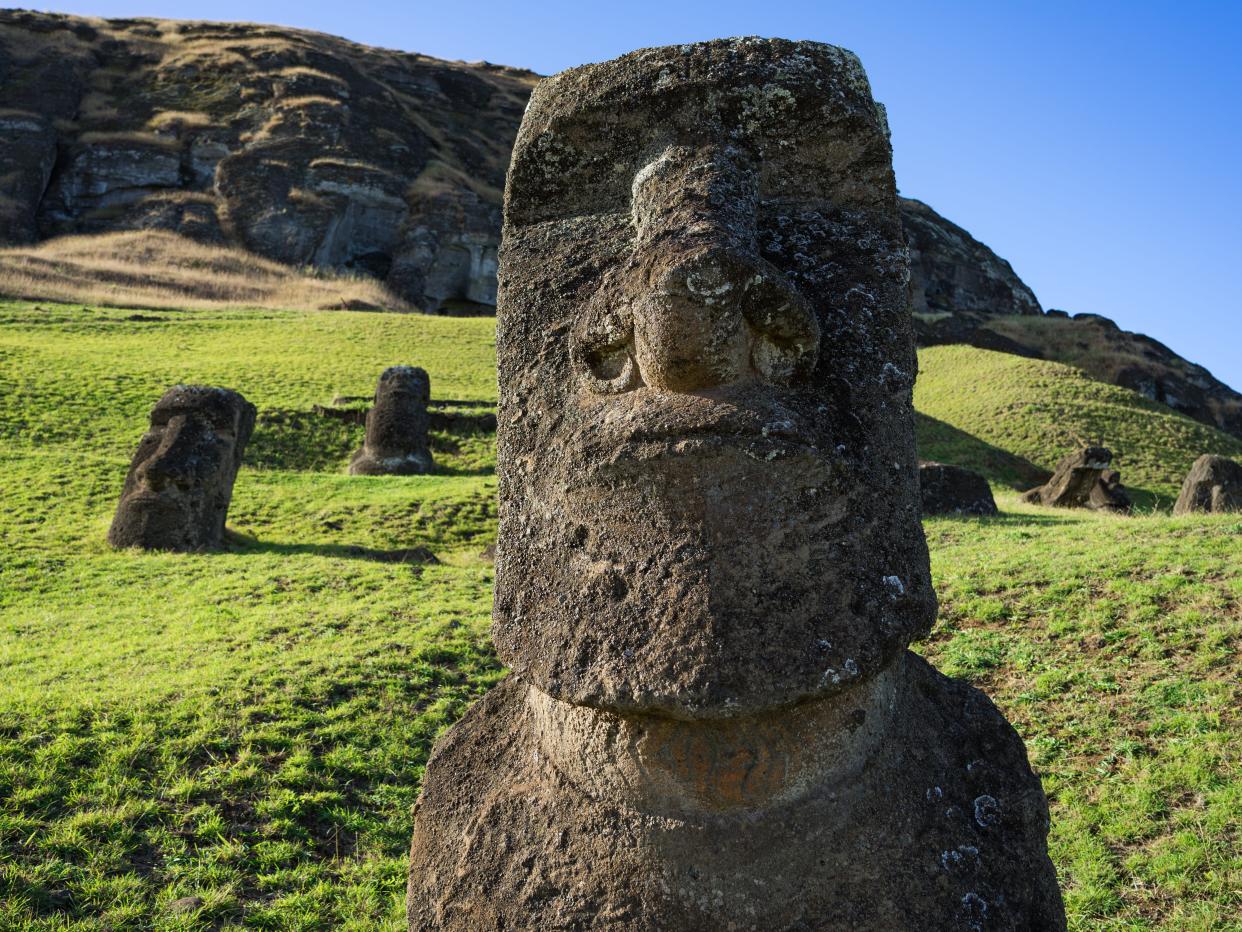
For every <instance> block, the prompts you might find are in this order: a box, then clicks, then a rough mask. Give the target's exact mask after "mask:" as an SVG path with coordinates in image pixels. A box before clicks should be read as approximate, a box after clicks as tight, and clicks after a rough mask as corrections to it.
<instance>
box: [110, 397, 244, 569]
mask: <svg viewBox="0 0 1242 932" xmlns="http://www.w3.org/2000/svg"><path fill="white" fill-rule="evenodd" d="M254 421H255V407H254V405H252V404H251V403H250V402H248V401H247V400H246V399H245V398H243V397H242V396H241V395H240V394H239V393H238V392H235V391H233V390H231V389H228V388H213V387H210V386H206V385H177V386H174V387H173V388H170V389H169V390H168V391H167V392H165V393H164V396H163V397H162V398H160V400H159V401H158V402H157V403H156V405H155V408H154V409H153V410H152V411H151V424H150V427H149V428H148V429H147V432H146V434H144V435H143V438H142V440H141V441H140V442H139V444H138V450H137V452H136V453H134V458H133V461H132V462H131V463H130V467H129V473H128V474H127V475H126V477H125V486H124V489H123V490H122V492H121V501H120V504H119V505H118V506H117V510H116V515H115V517H114V518H113V520H112V527H111V528H110V529H109V531H108V542H109V543H110V544H112V546H114V547H142V548H144V549H147V550H183V551H189V550H206V549H211V548H214V547H218V546H220V544H221V543H222V542H223V540H224V521H225V518H226V517H227V515H228V509H229V501H230V500H231V498H232V495H233V481H234V480H235V479H236V478H237V470H238V469H239V468H240V467H241V462H242V454H243V453H244V451H245V448H246V443H247V441H249V439H250V434H251V432H252V431H253V430H254Z"/></svg>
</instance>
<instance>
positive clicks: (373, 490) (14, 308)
mask: <svg viewBox="0 0 1242 932" xmlns="http://www.w3.org/2000/svg"><path fill="white" fill-rule="evenodd" d="M129 316H130V315H129V313H128V312H126V311H98V310H83V309H80V308H64V307H61V308H56V309H54V310H51V311H34V310H33V309H32V308H31V307H30V306H29V305H12V304H8V305H6V304H0V392H3V394H4V397H5V401H6V403H5V405H4V406H3V407H2V408H0V477H3V479H2V487H3V504H4V508H3V509H0V553H3V554H4V556H3V558H2V561H0V668H2V669H3V670H4V671H5V675H4V677H2V678H0V928H3V929H41V930H43V929H45V930H51V929H58V930H59V929H65V928H73V929H102V928H117V929H119V928H158V929H210V928H241V927H243V926H244V927H246V928H267V929H282V930H284V929H321V928H343V929H398V928H401V927H402V921H401V917H402V905H401V895H402V888H403V883H404V864H405V855H406V845H407V843H408V837H409V830H410V814H409V807H410V805H411V804H412V802H413V801H414V799H415V796H416V794H417V790H418V781H419V779H420V777H421V773H422V767H423V765H424V763H425V761H426V757H427V753H428V751H429V749H430V747H431V744H432V743H433V741H434V739H435V737H436V735H437V734H438V733H439V732H440V731H441V730H442V729H443V728H445V727H447V726H448V725H449V724H451V722H453V721H454V720H456V719H457V718H458V717H459V716H460V714H461V713H462V711H463V710H464V709H465V708H466V706H467V704H468V703H469V702H470V701H471V700H472V699H474V698H475V697H477V696H478V695H479V694H481V692H482V691H483V690H485V689H486V688H487V687H488V686H489V685H491V684H492V683H494V682H495V681H496V679H497V678H498V677H499V676H500V675H501V670H500V668H499V666H498V664H497V661H496V658H495V655H494V653H493V651H492V649H491V646H490V642H489V639H488V634H487V623H488V614H489V610H490V599H491V583H492V572H491V567H490V566H489V565H488V564H487V563H485V562H484V561H482V560H481V559H480V558H479V557H478V553H479V551H480V550H481V549H482V547H483V545H484V544H485V543H486V542H487V541H489V540H490V539H491V537H492V535H493V534H494V527H495V524H494V522H495V512H494V504H493V502H494V494H495V485H494V480H493V477H492V471H493V466H494V455H493V453H492V445H491V438H490V437H489V436H485V435H484V436H479V435H450V434H439V435H437V436H436V437H435V438H434V441H433V447H434V450H435V453H436V456H437V459H438V460H439V461H440V463H441V464H442V465H443V466H444V467H445V472H444V473H443V474H441V475H437V476H432V477H411V478H373V479H365V478H351V477H348V476H345V475H344V474H343V469H344V466H345V463H346V461H347V459H348V454H349V451H350V450H351V448H352V447H353V446H354V445H355V444H356V443H357V442H358V440H359V439H360V435H359V429H358V428H356V427H353V426H349V425H344V424H339V423H337V422H325V421H322V420H318V419H311V418H309V417H307V416H306V415H305V412H306V411H307V410H308V409H309V407H310V406H311V404H313V403H316V402H320V403H322V402H325V401H328V400H330V399H331V397H332V396H333V395H335V394H338V393H339V394H351V395H352V394H366V393H367V392H369V391H370V389H371V387H372V385H373V382H374V379H375V377H376V376H377V375H378V373H379V371H380V370H381V369H382V368H383V367H385V366H387V365H390V364H392V363H396V362H410V363H416V364H418V365H422V366H424V367H425V368H427V369H428V370H429V372H430V374H431V378H432V387H433V394H434V395H436V396H439V397H454V398H459V399H463V400H472V399H473V400H493V399H494V398H495V377H494V371H493V366H494V362H493V360H494V355H493V348H492V339H493V334H492V330H491V326H492V322H491V321H490V320H480V319H444V318H429V317H423V316H418V315H408V316H394V315H376V314H354V313H332V314H328V313H293V312H250V313H233V312H217V311H211V312H196V313H181V314H171V313H169V314H160V315H153V314H144V315H142V316H144V317H151V316H159V317H161V318H162V320H160V321H148V320H130V319H127V318H128V317H129ZM936 358H937V357H936V356H934V355H933V356H932V357H930V358H929V357H924V367H925V368H926V369H927V370H928V373H929V374H930V375H931V376H932V377H934V372H933V371H932V368H931V363H932V362H934V361H935V359H936ZM179 380H182V381H186V380H194V381H206V382H221V383H223V384H227V385H230V386H233V387H236V388H238V389H240V390H241V391H243V392H244V393H245V394H246V395H247V397H249V398H250V399H251V400H253V401H254V402H255V403H256V404H257V405H258V406H259V408H260V412H261V420H260V424H259V427H258V429H257V430H256V434H255V437H254V439H253V441H252V443H251V447H250V453H251V455H250V456H249V457H248V459H249V465H248V466H247V467H246V468H244V469H243V471H242V473H241V475H240V477H239V479H238V482H237V487H236V493H235V497H234V505H233V508H232V511H231V516H230V517H231V520H230V524H231V526H232V527H233V529H234V530H235V531H236V532H237V535H236V539H235V542H234V544H233V546H232V548H231V549H230V550H229V551H228V552H226V553H220V554H214V555H194V556H185V555H171V554H138V553H114V552H112V551H110V550H109V549H108V548H107V547H106V546H105V544H104V542H103V538H104V532H105V530H106V528H107V524H108V521H109V520H110V518H111V514H112V509H113V507H114V506H115V502H116V497H117V494H118V492H119V489H120V485H121V481H122V478H123V476H124V472H125V468H126V465H127V461H128V458H129V456H130V454H131V452H132V450H133V446H134V444H135V443H136V441H137V439H138V437H139V435H140V434H141V433H142V430H143V428H144V426H145V423H146V415H147V413H148V410H149V408H150V405H151V404H152V403H153V401H154V399H155V398H156V397H157V396H158V395H159V393H160V392H161V391H162V389H163V388H164V387H166V385H167V384H169V383H171V382H174V381H179ZM937 416H943V417H945V418H946V419H947V418H948V417H949V416H951V412H946V411H942V412H941V414H940V415H937ZM957 427H959V428H961V429H962V430H966V429H967V427H974V426H973V425H963V424H957ZM977 431H978V428H977V427H974V429H973V430H972V432H975V433H977ZM950 436H953V435H952V434H950ZM957 439H958V441H959V442H960V443H972V442H973V443H976V444H978V443H980V441H969V440H967V441H963V440H961V438H960V437H958V438H957ZM1001 452H1004V451H1001ZM1005 455H1007V456H1011V455H1012V454H1008V453H1005ZM946 458H948V457H946ZM1000 504H1001V507H1002V509H1003V510H1004V512H1005V514H1003V515H1002V516H1001V517H1000V518H997V519H993V520H984V521H979V520H964V519H938V520H933V521H929V522H928V533H929V538H930V542H931V549H932V561H933V572H934V575H935V579H936V585H937V590H938V592H939V594H940V597H941V603H942V612H941V621H940V622H939V624H938V625H937V628H936V631H935V634H934V635H933V638H932V639H931V641H930V642H929V643H928V644H926V645H925V646H924V648H923V649H924V650H925V652H927V653H928V654H929V655H930V656H931V657H932V658H933V659H934V660H935V662H936V663H937V664H938V665H939V666H941V668H942V669H945V670H947V671H948V672H950V673H953V674H955V675H959V676H965V677H968V678H970V679H971V680H972V681H974V682H976V683H978V684H979V685H981V686H983V687H984V688H985V689H987V690H988V692H989V693H990V694H991V695H993V696H994V697H995V698H996V700H997V701H998V703H999V704H1000V705H1001V707H1002V709H1003V710H1004V711H1005V712H1006V714H1008V715H1009V716H1010V717H1011V719H1012V720H1013V721H1014V723H1015V725H1016V726H1017V727H1018V729H1019V730H1020V732H1021V733H1022V734H1023V736H1024V738H1025V739H1026V741H1027V744H1028V747H1029V748H1030V751H1031V755H1032V759H1033V761H1034V763H1035V765H1036V766H1037V768H1038V769H1039V770H1040V771H1041V773H1042V774H1043V776H1044V780H1045V785H1046V787H1047V788H1048V791H1049V794H1050V796H1051V799H1052V808H1053V834H1052V848H1053V855H1054V858H1055V860H1056V862H1057V866H1058V868H1059V870H1060V871H1061V876H1062V880H1063V883H1064V885H1065V889H1066V896H1067V901H1068V905H1069V908H1070V912H1071V916H1072V918H1073V924H1074V928H1076V929H1088V928H1090V929H1133V928H1139V929H1162V930H1169V932H1172V930H1179V932H1180V930H1187V929H1189V930H1208V929H1221V930H1223V929H1228V928H1231V927H1236V926H1231V923H1232V922H1233V919H1232V917H1233V916H1235V915H1236V914H1237V911H1238V908H1239V906H1242V903H1240V902H1239V893H1238V891H1239V890H1242V859H1240V858H1239V855H1238V853H1237V852H1238V841H1239V836H1238V832H1239V825H1240V824H1242V770H1240V767H1239V756H1240V755H1242V734H1240V732H1239V728H1238V712H1237V710H1238V709H1239V708H1240V707H1242V695H1240V689H1239V686H1238V683H1239V681H1240V679H1242V677H1240V674H1242V662H1240V661H1239V656H1238V644H1239V637H1240V636H1242V581H1240V580H1239V578H1238V574H1237V571H1236V567H1237V565H1238V562H1239V559H1240V558H1242V553H1240V552H1239V544H1238V540H1239V539H1240V535H1242V518H1238V517H1214V518H1193V519H1191V518H1185V519H1183V518H1179V519H1173V518H1169V517H1165V516H1147V517H1140V518H1132V519H1119V518H1113V517H1103V516H1096V515H1081V514H1076V513H1069V512H1065V513H1062V512H1051V511H1037V510H1035V509H1032V508H1030V507H1028V506H1024V505H1021V504H1020V503H1018V501H1017V499H1016V496H1014V495H1013V494H1010V493H1002V494H1001V495H1000ZM411 545H424V546H428V547H430V548H431V549H432V550H433V551H435V553H436V554H437V555H438V557H439V559H440V562H439V563H438V564H434V565H427V566H409V565H403V564H394V563H387V562H384V561H383V560H382V559H380V557H381V556H382V551H384V550H387V549H391V548H397V547H405V546H411Z"/></svg>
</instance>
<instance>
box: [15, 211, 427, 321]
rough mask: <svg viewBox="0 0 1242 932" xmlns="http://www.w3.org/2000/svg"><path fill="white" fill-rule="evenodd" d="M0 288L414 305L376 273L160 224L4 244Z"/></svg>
mask: <svg viewBox="0 0 1242 932" xmlns="http://www.w3.org/2000/svg"><path fill="white" fill-rule="evenodd" d="M0 295H6V296H8V297H11V298H18V297H20V298H26V299H29V300H32V301H73V302H81V303H85V304H109V305H112V306H113V307H142V308H178V309H180V308H195V309H200V310H202V309H210V308H227V307H237V306H238V305H244V306H248V307H266V308H282V307H316V308H332V307H342V306H353V307H358V306H360V305H361V306H363V307H365V306H367V305H370V306H371V307H375V308H381V307H382V308H386V309H389V310H411V308H410V306H409V305H408V304H406V302H404V301H402V300H401V299H400V298H398V297H396V296H395V295H393V294H392V293H391V292H390V291H388V290H387V289H386V288H385V287H384V286H383V285H382V284H381V283H379V282H377V281H375V280H374V279H370V278H365V277H360V278H353V277H349V276H346V275H338V274H334V273H330V272H320V273H318V274H311V273H310V272H308V271H306V270H301V269H293V268H290V267H289V266H286V265H281V264H280V263H278V262H271V261H269V260H267V259H262V258H260V257H258V256H256V255H253V254H251V253H248V252H245V251H244V250H241V249H237V248H235V247H231V246H206V245H203V244H202V243H196V242H194V241H193V240H191V239H187V238H186V237H183V236H178V235H177V234H175V233H165V232H160V231H155V230H144V231H133V232H126V233H99V234H94V235H83V236H64V237H60V238H58V239H51V240H46V241H44V242H42V243H39V244H38V245H35V246H13V247H9V248H7V249H0ZM349 302H355V303H353V304H352V305H351V304H349Z"/></svg>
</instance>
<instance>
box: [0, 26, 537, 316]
mask: <svg viewBox="0 0 1242 932" xmlns="http://www.w3.org/2000/svg"><path fill="white" fill-rule="evenodd" d="M533 81H534V76H533V75H532V74H531V73H530V72H527V71H520V70H517V69H510V68H503V67H499V66H495V65H489V64H487V63H478V64H473V65H467V64H464V63H460V62H457V63H453V62H443V61H437V60H436V59H433V58H428V57H426V56H422V55H416V54H406V53H402V52H394V51H390V50H386V49H376V48H368V47H366V46H361V45H356V44H354V43H352V42H347V41H345V40H343V39H336V38H333V37H331V36H326V35H322V34H319V33H312V32H305V31H302V30H297V29H280V28H274V27H268V26H255V25H246V24H229V23H206V22H177V21H174V20H157V19H127V20H102V19H83V18H79V17H72V16H58V15H53V14H43V13H32V12H27V11H22V10H5V11H2V12H0V136H2V137H3V139H4V143H5V144H4V145H2V146H0V245H6V244H15V243H28V242H33V241H35V240H36V239H43V238H46V237H50V236H57V235H62V234H66V233H93V232H102V231H113V230H132V229H163V230H171V231H174V232H177V233H181V234H183V235H187V236H192V237H194V238H196V239H199V240H202V241H205V242H212V243H216V242H228V243H231V244H234V245H237V246H242V247H244V248H246V249H248V250H250V251H252V252H255V253H258V254H259V255H262V256H264V257H266V258H269V259H276V260H278V261H281V262H284V263H287V264H290V265H295V266H304V265H313V266H317V267H320V268H327V269H335V270H350V271H354V272H359V273H365V274H368V275H371V276H374V277H376V278H378V279H381V280H383V281H384V282H385V283H387V284H388V285H389V287H390V288H391V289H392V290H393V291H394V292H395V293H397V294H398V295H400V296H401V297H403V298H405V299H406V300H408V301H410V302H411V303H412V304H414V305H416V306H419V307H422V308H424V309H427V310H432V309H435V308H436V307H438V306H439V305H440V304H441V303H442V302H444V301H449V300H455V299H460V300H465V301H474V302H484V303H493V302H494V300H495V295H494V291H495V261H496V247H497V244H498V242H499V234H500V188H501V185H502V184H503V180H504V171H505V166H506V164H507V163H508V159H509V148H510V145H511V144H512V141H513V135H514V133H515V132H516V131H517V125H518V121H519V120H520V119H521V115H522V109H523V107H524V106H525V103H526V97H527V94H528V93H529V90H530V85H531V84H532V83H533Z"/></svg>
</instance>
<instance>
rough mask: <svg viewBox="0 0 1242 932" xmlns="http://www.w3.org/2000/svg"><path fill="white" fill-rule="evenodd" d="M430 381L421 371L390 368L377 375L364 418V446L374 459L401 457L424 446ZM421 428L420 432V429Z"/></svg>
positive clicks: (414, 368) (398, 367) (409, 367)
mask: <svg viewBox="0 0 1242 932" xmlns="http://www.w3.org/2000/svg"><path fill="white" fill-rule="evenodd" d="M430 403H431V380H430V379H429V378H428V377H427V373H426V371H425V370H423V369H419V368H416V367H414V366H391V367H389V368H387V369H385V370H384V371H383V373H382V374H381V375H380V379H379V384H378V385H377V386H376V388H375V407H374V408H372V409H371V414H370V416H369V417H368V418H367V447H368V448H369V449H370V450H371V451H372V453H374V454H375V455H376V456H401V455H402V454H408V453H410V452H411V449H412V444H414V445H417V446H418V447H421V448H423V449H425V448H426V446H427V405H428V404H430ZM420 428H421V429H420Z"/></svg>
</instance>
